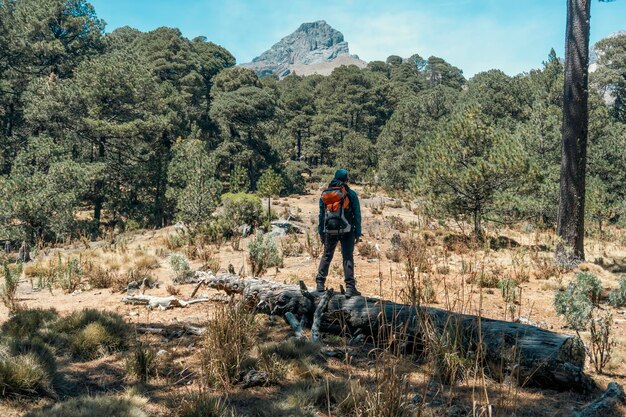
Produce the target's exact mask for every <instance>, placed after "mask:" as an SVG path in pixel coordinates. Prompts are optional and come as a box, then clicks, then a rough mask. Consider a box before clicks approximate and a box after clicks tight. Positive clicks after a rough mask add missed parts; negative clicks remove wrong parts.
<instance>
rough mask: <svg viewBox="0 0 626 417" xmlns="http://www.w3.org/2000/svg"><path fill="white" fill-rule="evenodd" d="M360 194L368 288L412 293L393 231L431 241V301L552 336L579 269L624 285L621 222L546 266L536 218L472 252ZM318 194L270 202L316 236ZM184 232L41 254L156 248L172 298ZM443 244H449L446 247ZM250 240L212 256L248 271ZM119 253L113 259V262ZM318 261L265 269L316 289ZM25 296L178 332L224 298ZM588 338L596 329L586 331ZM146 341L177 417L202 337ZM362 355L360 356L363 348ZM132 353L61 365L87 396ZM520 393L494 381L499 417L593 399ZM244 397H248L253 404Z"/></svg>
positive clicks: (272, 332)
mask: <svg viewBox="0 0 626 417" xmlns="http://www.w3.org/2000/svg"><path fill="white" fill-rule="evenodd" d="M356 190H357V192H359V193H360V195H361V207H362V212H363V213H362V215H363V232H364V238H363V242H362V243H361V244H360V245H359V247H358V248H357V251H356V252H357V253H355V256H356V258H355V261H356V262H355V271H356V279H357V285H358V287H359V289H360V291H361V292H362V293H364V294H365V295H371V296H380V297H383V298H385V299H393V300H399V301H402V300H403V297H404V295H405V290H406V271H405V266H404V264H403V263H402V262H394V261H392V260H390V259H389V257H390V255H388V253H389V251H390V248H391V240H392V236H393V235H394V234H399V235H401V236H403V237H407V236H415V237H418V238H419V239H421V241H423V245H422V246H420V250H422V251H423V252H424V254H423V259H424V265H425V266H423V267H420V272H419V274H418V275H419V278H420V279H421V280H429V281H430V282H431V285H432V288H433V289H434V293H435V295H434V300H432V299H431V300H430V301H431V303H430V304H431V305H434V306H438V307H443V308H449V309H452V310H455V311H463V312H465V313H468V314H481V315H482V316H484V317H489V318H494V319H501V320H511V319H512V318H521V320H523V321H529V322H532V323H535V324H538V325H540V326H542V327H545V328H547V329H549V330H552V331H555V332H561V333H572V331H571V330H570V329H568V328H566V326H565V323H564V321H563V320H562V318H560V317H558V316H557V315H556V313H555V310H554V307H553V304H552V300H553V297H554V292H555V291H556V290H557V289H558V288H560V287H562V286H564V285H566V284H567V283H568V282H569V281H570V280H571V279H572V278H573V276H574V274H575V272H577V271H580V270H583V271H589V272H592V273H593V274H595V275H597V276H598V277H599V278H600V279H601V281H602V283H603V286H604V288H605V292H608V290H610V289H611V288H615V287H617V285H618V280H619V278H620V272H617V273H616V272H610V271H609V270H607V269H605V267H603V266H602V265H600V264H607V263H612V262H613V260H617V261H618V262H621V261H622V260H624V259H625V258H626V233H625V232H624V231H623V230H617V229H608V230H606V231H605V234H604V235H603V236H602V238H601V239H600V238H599V237H598V235H597V233H595V234H593V235H592V236H590V237H589V238H588V239H587V241H586V256H587V259H588V260H589V261H588V262H587V263H584V264H582V265H580V266H579V267H578V268H577V269H576V270H573V271H567V272H563V271H557V270H554V269H551V268H550V267H549V265H550V260H551V259H552V254H553V248H554V242H555V239H554V235H553V234H552V233H550V232H545V231H536V230H533V229H532V228H531V227H530V226H528V225H515V226H511V227H501V228H498V229H495V228H494V227H493V226H489V228H488V233H489V236H490V237H493V238H497V237H501V238H500V242H501V243H502V242H503V243H502V244H501V246H503V247H502V248H499V249H497V250H493V249H485V248H484V247H480V248H475V247H473V248H472V247H469V248H468V246H467V245H466V244H465V243H464V241H462V239H457V240H458V242H456V243H455V242H454V241H453V240H455V239H454V237H455V236H461V235H462V234H463V232H464V230H463V227H464V226H463V225H462V224H457V223H455V222H446V223H443V222H434V221H432V220H429V219H428V218H427V217H426V216H424V215H423V214H422V213H421V212H420V211H419V210H418V209H417V206H416V205H415V204H414V203H411V202H408V201H404V202H403V201H401V200H395V199H391V198H388V197H384V196H372V195H371V192H370V191H369V190H364V189H361V188H358V187H357V188H356ZM317 199H318V193H317V190H312V192H311V193H309V194H308V195H304V196H292V197H286V198H280V199H276V200H274V202H273V208H274V210H276V211H277V213H278V214H279V215H283V214H287V213H291V214H292V215H295V216H297V217H299V218H300V219H299V220H301V221H302V223H304V224H305V225H306V226H307V227H308V229H309V230H310V231H311V233H315V227H316V221H317V210H318V203H317ZM175 233H177V232H176V229H175V228H174V227H168V228H164V229H160V230H156V231H153V230H148V231H145V230H144V231H136V232H128V233H126V234H125V235H124V236H123V239H124V245H123V250H120V249H119V247H118V248H117V249H116V250H109V249H107V247H108V243H107V241H102V242H95V243H91V244H90V245H89V246H90V247H89V249H87V247H86V245H85V244H84V243H80V242H79V243H77V244H75V245H73V246H71V247H64V248H50V249H46V250H44V251H40V252H39V253H38V254H37V256H36V260H37V261H40V262H41V261H42V260H47V259H55V257H57V256H58V253H57V252H59V251H60V252H61V254H62V256H63V257H68V256H78V255H79V254H81V253H83V254H84V253H86V252H88V253H89V256H91V257H92V259H94V260H95V261H96V262H101V263H102V264H103V265H104V264H113V263H119V264H121V266H120V268H121V269H124V268H125V264H126V263H132V262H133V261H134V259H135V258H136V257H137V256H139V254H147V255H150V256H153V257H155V258H157V259H158V266H157V267H156V268H154V269H153V270H152V271H151V272H150V273H151V276H152V277H153V278H154V279H155V280H157V281H158V282H159V283H160V286H159V287H158V288H153V289H149V290H147V291H146V294H150V295H158V296H167V295H168V290H167V287H168V286H169V285H171V284H172V276H173V274H174V273H173V271H172V269H171V266H170V264H169V255H170V254H171V251H170V250H168V249H167V248H166V247H165V245H164V239H165V237H166V236H168V235H170V234H175ZM450 236H452V237H453V238H450ZM502 237H506V238H507V239H503V238H502ZM118 239H120V238H119V237H118ZM288 239H294V238H291V237H278V238H276V240H277V243H278V245H279V248H280V247H283V248H284V245H285V244H288ZM297 239H298V244H302V245H304V241H305V236H303V235H298V237H297ZM446 242H448V243H447V244H445V243H446ZM247 243H248V242H247V239H244V240H242V242H241V244H240V248H241V250H235V249H233V247H232V246H231V245H230V244H228V243H225V244H223V245H221V247H220V248H219V249H217V248H213V251H214V256H216V257H218V258H219V261H220V265H221V269H222V270H226V268H227V266H228V265H229V264H230V265H232V266H233V267H234V269H235V271H240V270H241V271H242V272H243V273H244V274H245V273H246V272H247V271H248V270H249V266H248V264H247V250H246V249H247ZM291 244H293V241H291ZM365 255H367V256H365ZM83 256H85V255H83ZM113 258H115V259H116V260H112V259H113ZM318 262H319V259H316V258H314V257H312V256H311V255H310V254H309V253H307V251H306V250H303V251H302V253H301V254H299V255H297V256H289V257H285V258H284V265H283V267H281V268H279V269H278V270H275V269H274V268H272V269H271V270H270V271H269V272H268V273H267V274H266V278H269V279H274V280H277V281H280V282H283V281H285V282H297V281H298V280H303V281H304V282H305V283H306V284H307V285H308V286H314V282H315V279H314V276H315V272H316V269H317V265H318ZM191 264H192V268H198V267H200V266H201V262H200V261H191ZM623 272H626V270H624V271H623ZM481 274H482V275H484V276H497V277H499V278H500V279H503V278H511V279H514V280H516V281H517V282H518V283H519V287H520V288H521V297H520V300H519V302H518V303H517V304H515V306H511V305H507V303H506V301H505V300H504V299H503V296H502V294H501V291H500V289H498V288H480V286H478V285H477V284H476V283H475V282H474V281H473V280H472V277H474V278H475V277H476V276H478V275H481ZM341 283H342V270H341V256H340V253H339V251H337V253H336V256H335V259H334V261H333V266H331V272H330V276H329V278H328V284H327V285H328V286H329V287H333V288H336V289H338V288H339V285H340V284H341ZM193 287H194V285H192V284H184V285H179V286H177V288H178V289H179V290H180V297H181V298H186V297H188V296H189V295H190V294H191V292H192V290H193ZM200 293H201V294H206V295H214V294H217V293H215V292H213V291H211V290H206V289H203V290H201V291H200ZM18 296H19V298H20V301H21V302H22V303H23V304H24V305H26V306H27V307H28V308H55V309H56V310H57V311H58V312H59V313H60V314H62V315H64V314H68V313H70V312H72V311H75V310H79V309H83V308H97V309H106V310H108V311H113V312H116V313H118V314H120V315H122V316H123V317H124V318H125V320H126V321H127V322H129V323H131V324H135V325H137V326H140V327H146V326H161V327H169V328H172V329H175V328H181V327H183V326H184V325H185V324H188V325H189V324H190V325H194V326H203V324H204V323H206V321H207V319H208V318H209V317H210V315H211V311H212V309H214V307H215V306H216V305H218V304H216V303H199V304H195V305H192V306H189V307H187V308H185V309H181V308H174V309H169V310H166V311H160V310H148V309H146V308H145V307H144V306H131V305H127V304H124V303H122V301H121V299H122V296H123V294H120V293H119V292H112V291H111V290H110V289H97V290H95V289H91V290H90V289H84V290H78V291H76V292H74V293H72V294H65V293H63V291H62V290H61V289H58V288H56V289H53V291H52V293H50V292H49V291H48V290H46V289H44V290H36V289H33V287H32V285H31V282H30V281H29V279H27V278H26V277H25V276H24V277H23V279H22V281H21V282H20V286H19V290H18ZM461 301H462V302H461ZM511 307H513V309H514V311H512V308H511ZM603 307H605V308H606V309H609V310H610V311H611V312H612V313H613V322H614V336H615V340H616V347H615V352H614V354H613V358H612V360H611V362H610V363H609V366H608V367H607V371H606V373H605V374H603V375H599V374H597V373H596V372H595V371H594V369H593V367H591V366H589V365H588V366H587V368H586V372H587V373H588V374H590V375H591V376H592V377H593V378H594V379H595V380H596V381H597V382H598V384H599V385H600V387H603V388H604V387H606V385H607V384H608V382H610V381H617V382H618V383H620V384H624V383H626V361H625V359H626V309H614V308H612V307H610V306H608V305H607V304H603ZM7 319H8V314H7V311H6V309H4V308H0V323H2V322H4V321H5V320H7ZM259 320H260V321H261V322H262V323H264V326H265V327H267V328H268V331H266V332H263V335H261V336H260V337H262V338H264V340H280V339H282V338H287V337H289V336H290V334H291V330H290V329H289V328H288V327H287V326H286V325H284V324H282V323H281V324H272V325H271V326H270V325H269V324H268V323H267V318H265V317H263V318H261V317H259ZM582 336H583V338H586V337H588V335H586V334H584V333H583V334H582ZM142 337H143V338H144V339H145V340H147V341H149V343H150V344H151V345H152V346H154V347H155V349H157V350H159V351H164V353H163V355H164V357H166V358H167V361H166V362H167V366H165V367H164V369H166V371H164V372H163V375H160V376H159V377H157V378H155V379H153V380H152V381H151V382H150V384H149V385H148V386H147V387H146V388H145V389H144V391H143V392H142V395H143V396H145V397H146V398H147V399H148V401H147V404H146V409H147V410H148V412H149V413H150V414H151V415H155V416H168V415H170V414H168V413H169V409H170V408H171V407H170V406H169V405H168V404H170V403H171V400H172V399H175V398H176V396H177V395H179V394H181V393H185V392H188V391H190V390H192V389H193V388H194V387H195V386H196V385H197V378H198V375H197V370H196V369H197V365H198V358H197V351H198V346H199V344H200V343H201V340H200V338H199V337H196V336H193V335H184V336H182V337H171V338H168V337H161V336H154V335H148V336H142ZM327 344H328V346H330V348H338V347H339V346H341V345H342V344H343V342H341V341H338V340H335V339H333V338H330V339H329V340H328V341H327ZM355 355H356V356H355V357H359V355H358V354H355ZM363 356H364V358H365V359H363V357H361V359H359V360H358V361H356V362H355V363H353V364H352V366H353V369H352V370H349V371H348V370H346V366H345V364H344V362H343V361H342V360H341V359H338V358H329V359H327V360H326V361H325V362H324V367H325V369H326V370H327V372H328V373H329V374H330V375H334V376H336V375H344V376H346V375H347V373H349V374H350V375H351V376H352V377H354V376H357V377H358V375H362V376H363V377H364V378H365V377H367V375H368V374H369V372H370V370H369V368H368V365H367V355H366V354H364V355H363ZM123 359H124V358H123V354H120V355H111V356H108V357H105V358H103V359H99V360H96V361H92V362H84V363H78V364H76V363H69V362H68V363H67V364H65V365H63V364H62V365H61V371H62V372H65V373H67V374H68V375H69V377H68V378H69V382H68V383H70V384H75V385H76V386H77V387H80V388H79V389H80V390H81V391H82V392H89V393H100V392H111V391H112V392H123V391H125V390H128V389H129V386H130V384H128V383H127V382H126V381H125V378H124V365H123ZM359 361H361V362H363V363H360V362H359ZM406 372H407V375H409V377H410V381H411V384H412V386H413V387H414V390H415V392H426V391H429V390H432V389H433V387H432V382H431V381H430V377H429V376H428V374H427V372H425V371H424V370H423V369H422V368H421V367H420V366H419V364H407V365H406ZM474 388H475V387H472V386H470V384H461V386H459V387H457V388H455V390H456V391H455V395H456V396H459V397H465V398H466V399H468V398H474V397H473V396H474V395H475V393H474ZM278 389H280V388H279V387H275V386H274V387H267V388H253V389H250V390H246V392H238V393H234V394H232V395H231V398H234V399H235V402H236V403H237V404H239V405H240V407H239V410H244V412H245V410H246V409H248V410H249V407H254V399H255V398H272V396H273V395H276V390H278ZM437 389H438V390H439V392H440V394H439V395H440V396H441V398H442V404H447V405H450V404H449V403H450V401H452V400H449V399H450V398H452V394H451V391H452V389H451V388H446V387H439V388H437ZM511 390H512V388H511V387H508V386H505V385H502V384H490V385H489V394H490V400H489V402H490V403H491V404H494V405H496V409H498V408H499V409H500V410H501V412H503V414H498V415H513V414H515V415H517V416H520V415H528V416H534V415H537V416H544V415H545V416H569V415H571V413H572V412H573V410H574V409H575V408H576V407H579V406H581V405H582V404H584V403H585V402H588V401H590V400H591V398H589V397H583V396H579V395H576V394H571V393H557V392H552V391H540V390H531V389H514V392H513V393H512V391H511ZM481 398H482V397H481ZM174 401H175V400H174ZM446 401H448V402H446ZM468 401H469V400H468ZM46 402H47V401H45V400H42V401H40V402H37V403H32V402H11V403H5V404H2V403H0V415H2V416H6V417H13V416H21V415H22V413H23V412H24V411H25V410H27V409H31V408H36V407H37V406H39V405H41V404H43V403H46ZM469 402H470V403H471V401H469ZM246 404H249V406H248V408H246V407H247V406H246ZM502 410H505V411H502ZM244 415H245V414H244Z"/></svg>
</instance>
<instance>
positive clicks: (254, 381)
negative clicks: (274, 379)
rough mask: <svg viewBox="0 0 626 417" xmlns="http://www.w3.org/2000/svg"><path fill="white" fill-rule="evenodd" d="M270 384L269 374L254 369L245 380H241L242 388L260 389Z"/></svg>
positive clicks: (245, 376)
mask: <svg viewBox="0 0 626 417" xmlns="http://www.w3.org/2000/svg"><path fill="white" fill-rule="evenodd" d="M269 382H270V377H269V375H268V374H267V372H263V371H257V370H255V369H252V370H250V371H248V372H247V373H246V374H245V375H243V378H241V387H242V388H251V387H259V386H264V385H268V384H269Z"/></svg>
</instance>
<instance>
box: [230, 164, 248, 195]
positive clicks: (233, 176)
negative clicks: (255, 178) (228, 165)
mask: <svg viewBox="0 0 626 417" xmlns="http://www.w3.org/2000/svg"><path fill="white" fill-rule="evenodd" d="M228 184H229V191H230V192H231V193H247V192H248V191H250V175H249V174H248V170H247V169H246V167H244V166H242V165H236V166H235V169H233V170H232V171H231V172H230V177H229V178H228Z"/></svg>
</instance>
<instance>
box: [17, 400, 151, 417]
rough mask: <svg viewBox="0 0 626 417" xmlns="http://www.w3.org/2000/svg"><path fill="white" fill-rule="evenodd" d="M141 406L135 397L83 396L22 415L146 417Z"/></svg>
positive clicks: (42, 416) (41, 416)
mask: <svg viewBox="0 0 626 417" xmlns="http://www.w3.org/2000/svg"><path fill="white" fill-rule="evenodd" d="M141 406H142V401H141V400H139V399H137V398H116V397H105V396H96V397H89V396H84V397H79V398H73V399H71V400H68V401H64V402H61V403H58V404H55V405H54V406H52V407H49V408H43V409H41V410H37V411H31V412H29V413H26V414H25V415H24V417H148V415H147V414H146V413H144V412H143V411H142V410H141Z"/></svg>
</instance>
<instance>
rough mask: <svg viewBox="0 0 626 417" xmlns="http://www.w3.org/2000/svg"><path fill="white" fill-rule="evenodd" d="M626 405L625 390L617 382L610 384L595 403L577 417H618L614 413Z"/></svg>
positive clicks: (585, 408)
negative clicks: (620, 406)
mask: <svg viewBox="0 0 626 417" xmlns="http://www.w3.org/2000/svg"><path fill="white" fill-rule="evenodd" d="M620 404H622V405H626V395H625V394H624V388H622V386H621V385H619V384H618V383H617V382H609V386H608V387H607V389H606V391H604V393H603V394H602V396H600V398H598V399H597V400H595V401H594V402H592V403H591V404H589V405H587V406H586V407H584V408H583V409H582V410H580V411H579V412H578V413H576V414H574V415H575V416H576V417H599V416H609V415H616V414H614V412H615V411H616V408H617V407H619V405H620Z"/></svg>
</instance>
